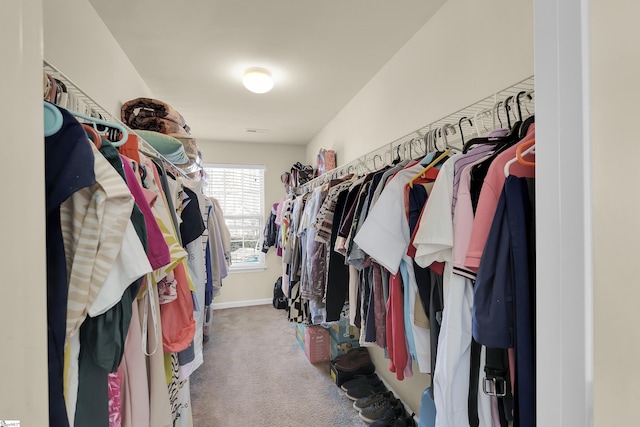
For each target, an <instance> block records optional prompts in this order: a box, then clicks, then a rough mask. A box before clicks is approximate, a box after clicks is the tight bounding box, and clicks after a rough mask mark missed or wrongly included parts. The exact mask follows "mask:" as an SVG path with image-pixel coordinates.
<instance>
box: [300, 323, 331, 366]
mask: <svg viewBox="0 0 640 427" xmlns="http://www.w3.org/2000/svg"><path fill="white" fill-rule="evenodd" d="M329 340H330V339H329V332H327V330H326V329H325V328H323V327H322V326H319V325H307V327H306V328H305V330H304V354H306V355H307V359H309V362H311V363H319V362H327V361H329V359H330V350H329Z"/></svg>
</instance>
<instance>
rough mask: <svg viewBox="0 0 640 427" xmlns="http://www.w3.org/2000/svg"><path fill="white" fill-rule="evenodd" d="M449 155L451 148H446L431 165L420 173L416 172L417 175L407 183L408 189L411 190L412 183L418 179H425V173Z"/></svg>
mask: <svg viewBox="0 0 640 427" xmlns="http://www.w3.org/2000/svg"><path fill="white" fill-rule="evenodd" d="M449 153H451V148H447V149H446V150H445V151H444V152H443V153H442V154H440V155H439V156H438V157H436V158H435V159H434V160H433V161H432V162H431V163H429V164H428V165H427V166H426V167H425V168H424V169H422V170H421V171H420V172H418V174H416V175H415V176H414V177H413V178H411V180H410V181H409V187H411V188H413V183H414V182H415V181H416V180H417V179H419V178H424V177H425V173H427V171H428V170H429V169H431V168H433V167H434V166H436V165H437V164H438V163H440V162H441V161H442V160H443V159H445V158H446V157H448V156H449Z"/></svg>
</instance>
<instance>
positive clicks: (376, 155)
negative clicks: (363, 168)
mask: <svg viewBox="0 0 640 427" xmlns="http://www.w3.org/2000/svg"><path fill="white" fill-rule="evenodd" d="M378 157H379V158H380V160H381V161H382V162H383V164H384V159H383V158H382V156H381V155H380V154H374V155H373V168H374V169H376V170H378V166H377V165H376V158H378Z"/></svg>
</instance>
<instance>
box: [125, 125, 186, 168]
mask: <svg viewBox="0 0 640 427" xmlns="http://www.w3.org/2000/svg"><path fill="white" fill-rule="evenodd" d="M134 132H135V133H137V134H138V136H139V137H141V138H142V139H144V140H145V141H147V142H148V143H149V144H150V145H151V146H152V147H153V148H155V149H156V150H157V151H158V153H160V154H162V156H163V157H164V158H165V159H167V160H169V161H170V162H171V163H174V164H176V165H183V164H185V163H189V162H190V160H189V157H188V156H187V153H186V151H185V150H184V145H182V142H180V140H178V139H176V138H174V137H172V136H170V135H165V134H164V133H160V132H154V131H151V130H141V129H135V130H134Z"/></svg>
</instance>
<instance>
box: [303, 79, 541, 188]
mask: <svg viewBox="0 0 640 427" xmlns="http://www.w3.org/2000/svg"><path fill="white" fill-rule="evenodd" d="M518 94H521V96H520V108H521V112H522V117H523V118H524V117H527V116H530V115H532V114H534V112H535V85H534V76H530V77H527V78H526V79H524V80H521V81H519V82H517V83H515V84H513V85H511V86H509V87H508V88H506V89H503V90H501V91H498V92H496V93H494V94H492V95H490V96H487V97H486V98H484V99H481V100H480V101H477V102H475V103H474V104H471V105H469V106H467V107H464V108H461V109H460V110H458V111H456V112H454V113H451V114H449V115H447V116H446V117H443V118H441V119H439V120H436V121H434V122H431V123H429V124H428V125H425V126H422V127H421V128H419V129H416V130H414V131H412V132H410V133H408V134H406V135H404V136H401V137H400V138H397V139H395V140H393V141H392V142H390V143H388V144H385V145H383V146H381V147H379V148H377V149H375V150H373V151H370V152H368V153H367V154H364V155H362V156H360V157H358V158H357V159H355V160H352V161H350V162H348V163H346V164H343V165H341V166H338V167H336V168H335V169H332V170H331V171H328V172H326V173H325V174H324V175H322V176H320V177H317V178H314V179H313V180H311V181H309V182H307V183H305V184H304V185H303V186H302V187H303V188H304V187H306V188H311V187H314V186H315V185H316V184H317V183H318V182H324V181H325V180H327V179H330V178H331V179H333V178H336V177H340V176H344V175H345V174H347V173H349V172H350V171H351V170H358V167H362V166H363V165H365V166H366V167H367V168H368V169H369V170H373V169H374V168H373V166H374V164H373V162H375V166H376V167H377V166H378V165H379V164H380V163H378V161H379V160H378V159H380V158H382V159H383V161H384V162H385V163H386V164H389V163H390V162H391V160H392V159H393V158H395V156H396V152H397V151H398V150H401V151H402V154H401V156H402V157H403V158H407V154H409V153H408V151H409V150H412V152H413V153H423V152H424V141H423V138H424V136H425V135H426V134H427V133H428V132H429V131H431V130H433V129H437V128H442V127H443V126H445V125H448V126H449V128H450V129H451V128H453V129H455V133H454V134H449V135H448V136H447V143H448V145H449V146H453V147H458V148H462V145H463V144H462V140H461V138H460V126H462V132H463V135H464V141H468V140H469V139H471V138H474V137H476V136H485V135H486V134H488V133H489V132H491V131H492V130H494V129H497V128H501V127H506V126H507V116H506V112H505V107H504V102H505V100H507V99H509V98H510V97H511V99H510V101H509V112H510V119H511V123H512V124H513V123H514V122H515V121H516V120H517V117H518V111H517V106H516V102H515V97H516V96H518ZM498 102H502V104H501V105H499V106H498V111H496V110H497V109H496V106H497V103H498ZM496 112H498V114H496ZM463 119H464V120H463ZM466 119H471V120H472V122H473V126H470V125H469V122H468V120H466ZM500 120H501V121H502V125H500ZM374 158H375V160H374Z"/></svg>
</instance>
